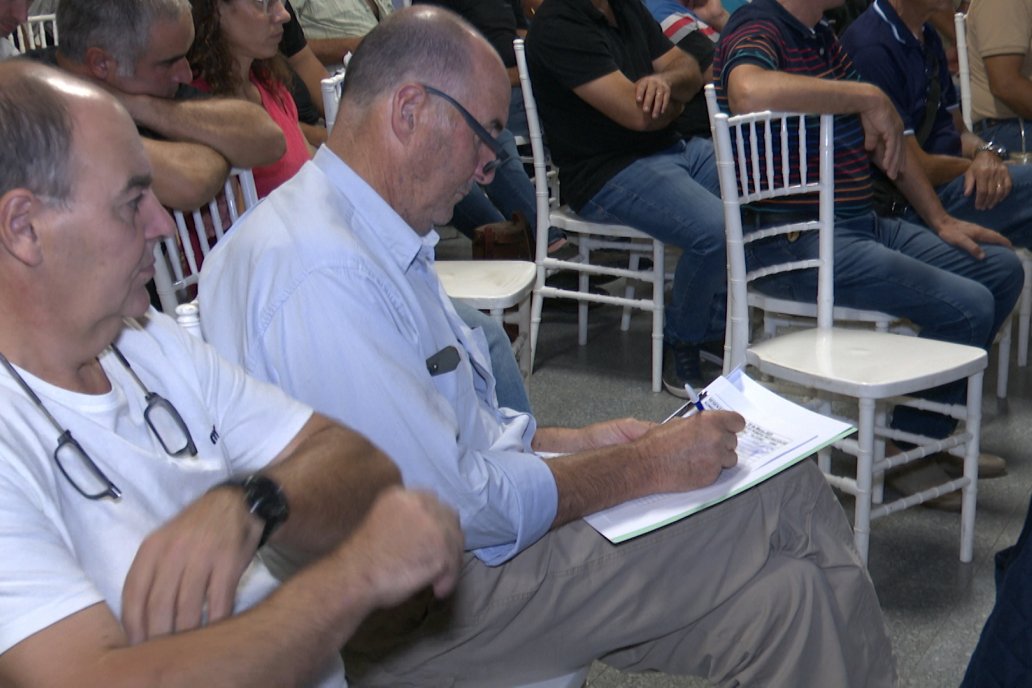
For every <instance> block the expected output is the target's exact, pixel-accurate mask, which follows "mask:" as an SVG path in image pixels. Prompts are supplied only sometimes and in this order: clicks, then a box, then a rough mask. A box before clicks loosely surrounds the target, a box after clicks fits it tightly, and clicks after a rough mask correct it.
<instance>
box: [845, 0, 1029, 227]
mask: <svg viewBox="0 0 1032 688" xmlns="http://www.w3.org/2000/svg"><path fill="white" fill-rule="evenodd" d="M940 4H941V2H939V1H937V0H875V2H874V4H872V5H871V7H869V8H868V9H867V11H865V12H864V13H863V14H862V15H860V17H859V18H858V19H857V20H856V21H855V22H854V23H853V24H852V25H851V26H850V27H849V29H848V30H847V31H846V32H845V35H843V37H842V44H843V46H844V47H845V48H846V51H847V52H848V53H849V55H850V57H852V59H853V63H854V64H855V65H856V68H857V70H858V71H859V72H860V75H861V76H862V77H863V79H864V80H865V81H869V82H871V83H873V84H874V85H876V86H878V87H879V88H880V89H882V90H883V91H884V92H885V93H886V94H887V95H888V96H889V98H891V99H892V102H893V104H894V105H895V106H896V110H897V111H898V112H899V116H900V118H901V119H902V120H903V128H904V133H905V134H907V135H906V136H905V137H904V142H905V145H906V146H907V148H909V149H910V150H911V151H912V153H913V159H914V160H915V161H917V163H918V166H919V168H920V170H921V172H922V173H923V174H924V175H925V176H926V177H927V178H928V181H929V182H930V183H931V184H932V186H934V187H935V190H936V192H937V193H938V195H939V199H940V200H941V201H942V205H943V207H944V208H945V209H946V212H948V213H950V214H951V215H954V216H955V217H958V218H961V219H964V220H969V221H971V222H977V223H979V224H981V225H984V226H986V227H990V228H992V229H995V230H997V231H998V232H1001V233H1002V234H1003V235H1005V236H1006V237H1007V238H1008V239H1010V240H1011V241H1012V242H1013V243H1015V244H1017V245H1019V246H1029V245H1030V241H1032V203H1029V202H1028V200H1029V198H1030V197H1032V166H1029V165H1006V164H1004V163H1005V161H1006V160H1007V158H1008V157H1009V156H1008V152H1007V150H1006V149H1005V148H1004V147H1002V146H997V145H994V144H992V143H986V142H985V141H983V140H982V139H980V138H978V136H976V135H975V134H973V133H971V132H970V131H968V130H967V127H965V126H964V122H963V119H962V118H961V116H960V111H959V103H958V98H957V91H956V89H955V88H954V86H953V80H952V79H951V78H950V73H949V70H948V68H947V64H946V54H945V51H944V50H943V46H942V41H941V40H940V39H939V35H938V34H937V33H936V31H935V29H934V28H932V26H931V25H930V24H928V23H927V22H928V20H929V18H930V16H931V15H932V12H934V11H935V10H936V8H937V6H938V5H940ZM899 214H900V215H901V216H902V217H903V218H904V219H906V220H908V221H910V222H918V223H920V222H921V218H920V217H919V216H918V214H917V212H916V211H915V210H914V209H913V208H912V207H910V206H908V205H906V206H904V207H902V208H900V209H899Z"/></svg>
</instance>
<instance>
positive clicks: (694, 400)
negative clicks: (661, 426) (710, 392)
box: [663, 383, 706, 423]
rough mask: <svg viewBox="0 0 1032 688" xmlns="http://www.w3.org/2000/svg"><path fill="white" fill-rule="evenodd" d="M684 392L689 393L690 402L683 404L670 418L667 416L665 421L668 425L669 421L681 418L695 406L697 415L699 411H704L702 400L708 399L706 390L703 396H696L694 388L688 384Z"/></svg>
mask: <svg viewBox="0 0 1032 688" xmlns="http://www.w3.org/2000/svg"><path fill="white" fill-rule="evenodd" d="M684 391H685V392H687V393H688V401H686V402H684V403H683V404H681V406H679V407H678V409H677V410H676V411H674V412H673V413H671V414H670V415H669V416H667V417H666V418H665V419H664V420H663V422H664V423H666V422H667V421H671V420H673V419H674V418H680V417H681V416H683V415H684V412H685V411H687V410H688V409H690V408H691V407H693V406H694V407H695V412H696V413H698V412H699V411H702V410H704V408H705V407H703V405H702V400H703V399H704V398H706V390H703V391H702V394H701V395H699V394H696V393H695V390H694V389H692V386H691V385H689V384H687V383H686V384H685V386H684Z"/></svg>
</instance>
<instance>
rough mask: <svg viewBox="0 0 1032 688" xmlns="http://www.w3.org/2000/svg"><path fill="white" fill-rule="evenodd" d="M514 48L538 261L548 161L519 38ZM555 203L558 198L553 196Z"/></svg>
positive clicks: (544, 236)
mask: <svg viewBox="0 0 1032 688" xmlns="http://www.w3.org/2000/svg"><path fill="white" fill-rule="evenodd" d="M512 47H513V50H514V51H515V52H516V68H517V70H518V71H519V74H520V88H521V89H522V91H523V108H524V109H525V110H526V111H527V129H529V130H530V150H531V154H532V155H533V157H534V196H535V200H536V203H537V227H535V228H534V229H535V232H536V237H537V245H536V246H535V251H534V260H535V262H537V263H538V264H539V265H540V264H541V261H543V260H544V259H545V257H546V256H547V255H548V228H549V225H550V220H549V211H550V210H551V201H550V193H549V191H550V189H549V185H548V175H549V161H548V156H547V153H546V152H545V141H544V136H543V134H542V131H541V120H540V119H539V118H538V111H537V101H536V100H535V99H534V88H533V87H532V86H531V85H530V72H529V71H528V70H527V54H526V51H525V49H524V45H523V39H522V38H517V39H516V40H514V41H513V42H512ZM556 202H557V203H558V199H556Z"/></svg>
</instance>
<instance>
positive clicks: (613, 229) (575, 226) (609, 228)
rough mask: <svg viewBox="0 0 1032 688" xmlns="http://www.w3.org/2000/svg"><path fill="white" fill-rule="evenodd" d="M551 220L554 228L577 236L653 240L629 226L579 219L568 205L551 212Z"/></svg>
mask: <svg viewBox="0 0 1032 688" xmlns="http://www.w3.org/2000/svg"><path fill="white" fill-rule="evenodd" d="M549 220H550V221H551V223H552V224H553V225H554V226H556V227H559V228H560V229H565V230H566V231H568V232H574V233H576V234H600V235H603V236H609V237H620V238H622V239H651V238H652V237H650V236H649V235H648V234H645V233H644V232H642V231H640V230H637V229H635V228H634V227H630V226H628V225H621V224H617V223H615V222H612V223H610V222H593V221H588V220H584V219H582V218H581V217H579V216H578V215H577V213H575V212H573V211H572V210H570V206H568V205H564V206H562V207H561V208H556V209H553V210H551V211H550V212H549Z"/></svg>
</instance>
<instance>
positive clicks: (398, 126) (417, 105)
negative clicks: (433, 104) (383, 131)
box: [391, 84, 427, 142]
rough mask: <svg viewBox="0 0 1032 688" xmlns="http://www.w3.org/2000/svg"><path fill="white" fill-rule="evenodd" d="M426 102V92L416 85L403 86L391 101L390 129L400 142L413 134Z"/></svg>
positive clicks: (408, 138)
mask: <svg viewBox="0 0 1032 688" xmlns="http://www.w3.org/2000/svg"><path fill="white" fill-rule="evenodd" d="M426 101H427V93H426V90H424V89H423V87H422V86H420V85H418V84H404V85H402V86H401V87H400V88H398V90H397V91H395V92H394V98H393V99H392V100H391V129H392V130H393V131H394V135H395V136H396V137H397V138H398V139H399V140H400V141H402V142H408V141H409V140H410V139H411V138H412V136H413V135H414V134H415V132H416V129H417V125H418V123H419V121H420V118H421V117H422V116H423V114H424V112H423V110H424V106H425V105H426Z"/></svg>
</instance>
